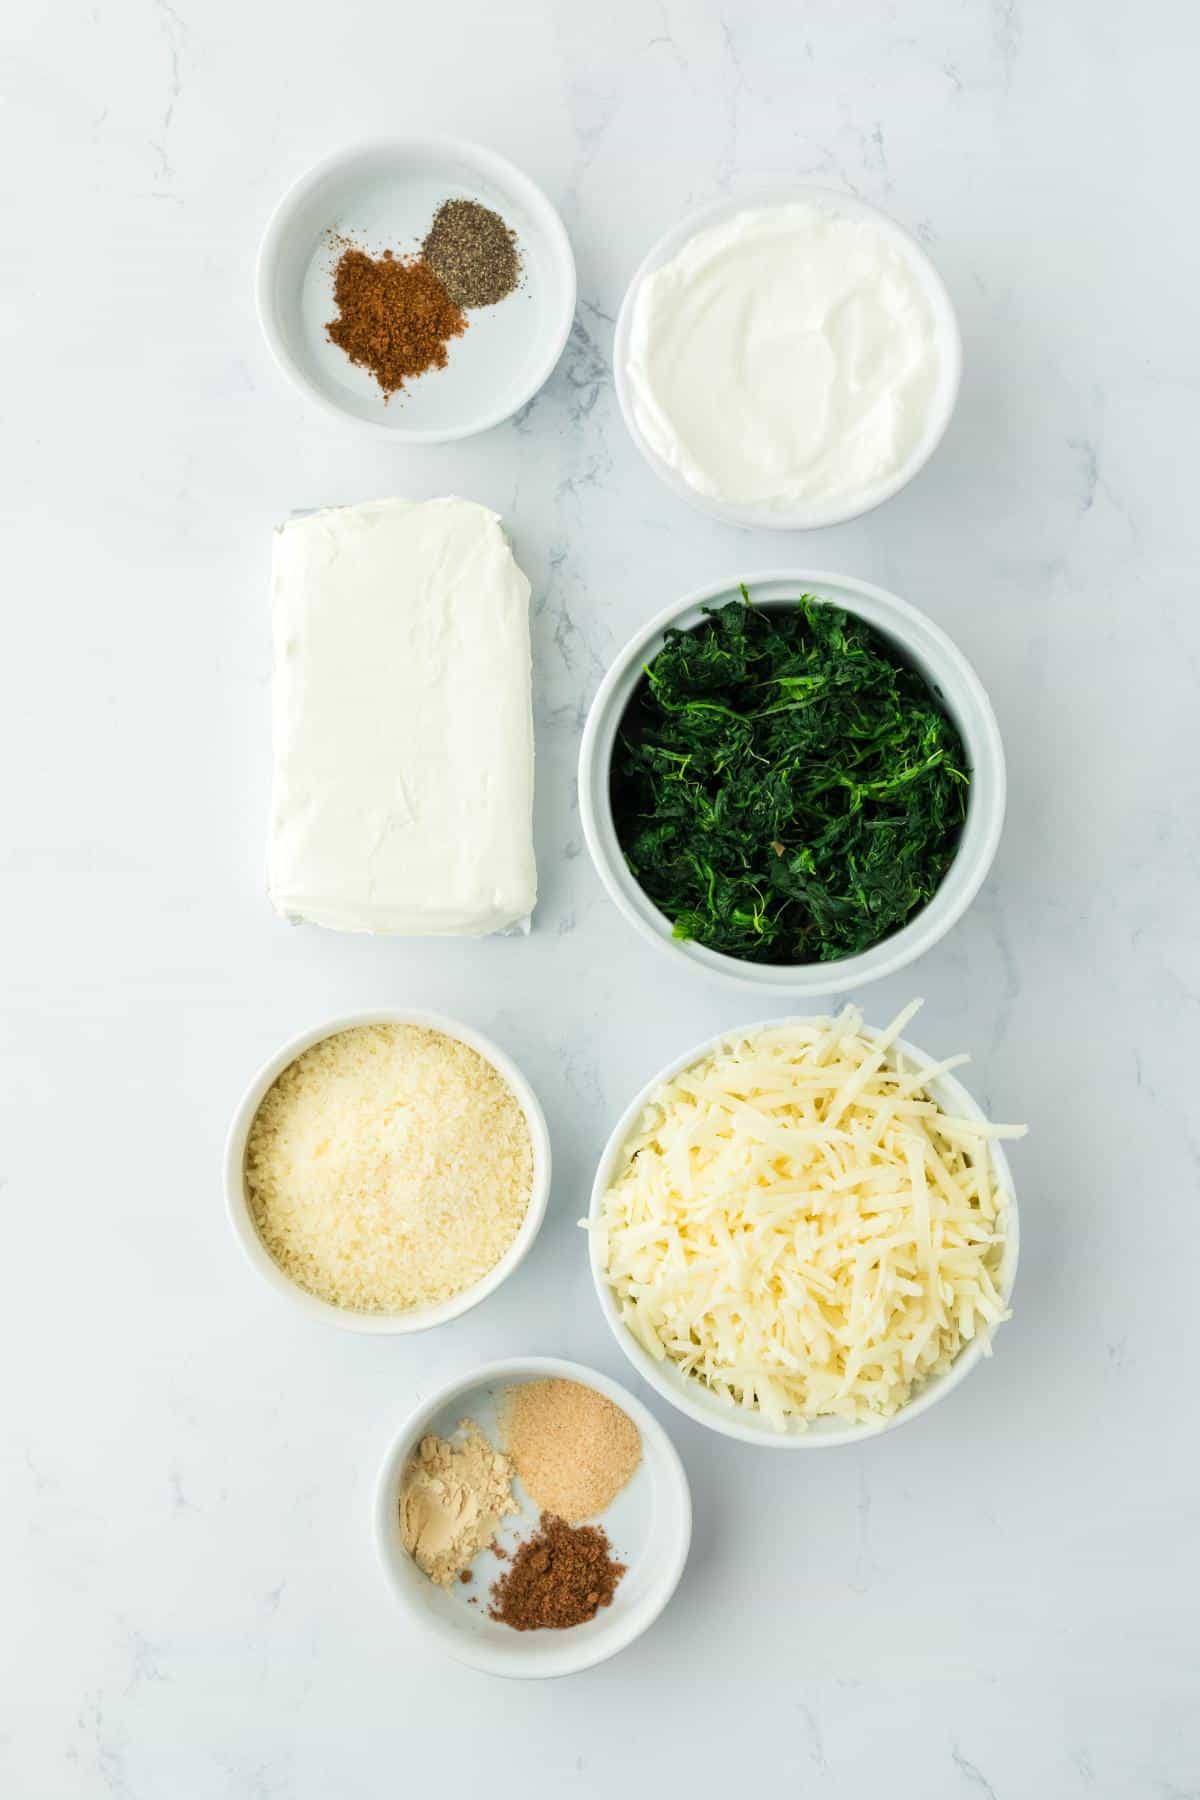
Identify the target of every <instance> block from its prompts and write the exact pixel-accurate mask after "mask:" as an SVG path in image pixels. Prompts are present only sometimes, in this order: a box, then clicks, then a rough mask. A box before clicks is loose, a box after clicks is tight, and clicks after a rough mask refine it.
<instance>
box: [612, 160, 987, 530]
mask: <svg viewBox="0 0 1200 1800" xmlns="http://www.w3.org/2000/svg"><path fill="white" fill-rule="evenodd" d="M789 200H793V201H803V200H812V201H815V202H817V203H818V204H821V205H826V206H830V207H834V208H837V209H838V210H840V211H841V212H842V213H844V214H845V215H846V216H847V217H851V218H864V219H871V220H872V221H873V222H875V223H877V224H879V225H881V226H884V227H886V228H887V230H888V231H890V232H892V233H894V234H895V235H896V236H897V237H898V238H899V239H900V240H901V241H902V242H903V244H904V246H905V249H906V251H907V253H908V255H909V258H910V260H911V262H912V264H913V267H914V268H915V269H916V272H917V274H918V276H919V277H920V279H921V281H922V283H923V284H924V286H925V287H926V289H927V290H928V292H929V294H930V296H931V298H932V300H933V302H934V304H935V306H936V308H937V310H938V313H939V317H940V319H941V323H942V343H941V348H942V354H943V356H944V358H945V362H946V374H945V378H944V381H943V383H942V384H941V404H940V405H939V407H938V408H937V410H936V411H935V412H934V413H933V414H932V415H931V418H930V421H929V426H928V429H927V431H926V434H925V436H924V438H923V439H922V441H921V444H920V446H919V447H918V449H917V451H916V452H915V453H914V455H913V457H912V458H911V459H910V460H909V462H907V463H906V464H905V465H904V466H903V468H901V469H899V470H898V471H897V472H896V474H895V475H893V476H892V477H891V478H890V479H889V480H888V481H886V482H884V483H883V485H882V486H881V487H879V488H877V489H875V490H874V491H873V493H872V495H871V498H870V499H868V500H867V501H866V502H865V503H863V502H859V501H841V502H838V503H831V504H829V505H827V506H825V507H824V508H822V507H807V508H806V507H797V508H794V509H792V510H788V509H786V508H775V507H766V506H745V505H740V504H738V503H737V502H736V501H725V500H716V499H714V498H713V497H712V496H711V495H709V494H702V493H700V491H699V490H698V489H697V488H694V487H692V486H691V484H690V483H689V482H687V481H685V480H684V478H683V476H682V475H680V474H679V473H678V471H677V470H675V469H672V468H671V467H670V465H669V464H668V463H666V462H664V461H663V459H662V457H661V456H659V454H658V452H657V451H656V450H654V449H653V448H652V447H651V445H650V444H649V443H648V442H647V441H646V438H645V437H644V436H643V434H642V430H641V427H640V426H639V424H638V422H637V417H636V414H635V411H634V405H633V394H632V391H631V389H630V385H629V377H628V374H627V372H626V371H627V364H628V353H629V337H630V333H631V331H632V328H633V309H634V305H635V303H636V300H637V295H638V291H639V289H640V288H641V285H642V283H643V281H645V279H646V277H647V276H648V275H652V274H653V273H654V271H655V270H656V269H658V268H660V267H661V266H662V264H663V263H666V262H669V261H670V260H671V258H672V257H673V256H675V255H676V254H677V253H678V252H679V251H680V250H682V248H683V246H684V245H685V244H686V243H687V241H688V240H689V238H692V237H694V236H695V235H696V233H697V232H698V231H703V230H704V229H705V228H706V227H707V226H710V225H717V224H720V223H721V222H722V221H723V220H725V219H731V218H734V217H735V216H736V215H737V214H738V213H740V212H752V211H754V210H756V209H757V208H760V207H764V206H780V205H786V204H787V202H788V201H789ZM962 364H963V346H962V331H961V329H960V327H959V323H958V315H957V313H956V311H955V308H954V302H953V300H952V299H951V298H950V291H949V289H948V288H947V286H946V283H945V281H944V280H943V279H942V276H941V274H940V273H939V271H938V268H937V265H936V264H935V263H934V262H933V260H932V258H931V257H930V256H929V254H928V252H927V251H926V250H925V248H924V246H923V245H922V244H921V243H920V242H919V241H918V240H917V238H915V237H914V236H913V234H912V232H911V231H909V230H908V229H907V227H906V226H904V225H901V224H900V222H899V220H898V219H894V218H893V217H892V215H891V214H890V213H887V212H884V211H883V209H882V208H881V207H878V206H872V204H871V202H870V201H869V200H862V199H860V198H859V196H858V195H857V194H851V193H849V192H848V191H843V190H842V189H841V188H831V187H824V186H822V185H820V184H819V183H817V182H805V181H794V180H790V179H787V178H784V177H781V178H780V179H779V181H778V182H776V183H771V182H766V183H759V184H757V185H756V186H754V187H750V188H747V189H745V190H744V191H741V192H738V193H734V194H729V195H725V196H724V197H722V198H721V199H717V200H711V201H709V202H708V203H707V204H706V205H704V206H701V207H698V208H697V209H696V211H695V212H693V213H689V214H688V216H687V217H686V218H684V219H681V220H680V221H679V222H678V224H675V225H672V226H671V228H670V230H669V231H665V232H664V233H663V235H662V237H660V238H659V239H658V241H657V243H655V244H654V245H653V246H652V247H651V248H650V250H649V251H648V252H647V253H646V255H645V256H644V257H643V258H642V260H641V262H640V263H639V264H638V266H637V268H636V269H635V270H634V273H633V276H632V278H631V280H630V282H629V286H628V287H627V288H626V290H625V296H624V299H623V300H622V302H621V307H620V310H619V312H618V313H617V323H616V329H615V331H614V334H613V384H614V386H615V388H616V391H617V404H618V405H619V406H620V409H621V417H622V418H623V419H624V421H625V428H626V430H627V431H628V433H629V435H630V437H631V438H632V440H633V443H634V445H635V446H636V448H637V450H638V451H639V452H640V454H641V456H642V457H643V459H644V460H645V462H646V463H647V464H648V465H649V467H650V468H651V469H652V470H653V471H654V473H655V474H656V475H657V476H658V478H659V480H660V481H662V482H663V483H664V484H665V486H667V487H668V488H670V489H671V491H672V493H674V494H676V495H678V497H679V498H680V499H681V500H686V501H688V502H690V503H691V504H692V505H693V506H696V507H698V508H699V509H700V511H701V512H705V513H707V514H708V515H709V517H710V518H717V519H722V520H723V521H724V522H725V523H726V524H727V525H736V526H739V527H741V528H742V529H743V530H746V531H758V530H768V531H819V530H823V529H825V528H826V527H828V526H831V525H845V524H847V523H848V522H849V521H850V520H851V519H861V518H864V517H865V516H866V515H867V514H868V513H871V512H874V511H875V509H876V507H878V506H882V505H883V504H884V502H885V501H887V500H890V499H892V498H893V496H894V495H896V494H898V493H899V492H900V490H901V488H904V487H907V486H908V484H909V482H910V481H912V480H914V478H915V477H916V476H917V475H919V474H920V472H921V470H922V469H923V468H924V467H925V465H926V464H927V463H928V462H929V460H930V458H931V457H932V456H933V454H934V451H935V450H936V449H937V448H938V445H939V444H940V443H941V441H942V439H943V438H944V437H945V435H946V431H947V429H948V427H949V424H950V420H951V419H952V418H953V416H954V409H955V407H956V405H957V404H958V395H959V389H960V388H961V386H962Z"/></svg>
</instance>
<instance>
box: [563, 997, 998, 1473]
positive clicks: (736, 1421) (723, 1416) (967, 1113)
mask: <svg viewBox="0 0 1200 1800" xmlns="http://www.w3.org/2000/svg"><path fill="white" fill-rule="evenodd" d="M787 1023H789V1021H788V1020H787V1019H764V1020H760V1021H759V1022H758V1023H757V1024H753V1025H746V1026H739V1027H738V1032H739V1035H740V1034H741V1033H742V1032H751V1031H757V1030H765V1029H776V1028H778V1027H779V1026H780V1025H784V1024H787ZM863 1035H864V1037H868V1038H878V1037H879V1036H880V1033H879V1032H877V1031H874V1030H872V1029H871V1028H870V1027H869V1026H865V1027H864V1028H863ZM728 1036H729V1033H728V1032H722V1033H721V1034H720V1036H719V1037H715V1038H709V1039H708V1040H707V1041H706V1042H705V1043H703V1044H697V1045H695V1046H694V1048H693V1049H691V1050H686V1051H685V1052H684V1053H683V1055H682V1056H678V1057H676V1058H675V1060H674V1062H672V1063H669V1064H668V1065H667V1067H666V1068H665V1069H662V1070H661V1071H660V1072H659V1073H658V1074H657V1075H656V1076H655V1077H654V1079H653V1080H652V1081H648V1082H647V1083H646V1085H645V1087H644V1088H643V1089H642V1091H641V1093H640V1094H638V1095H637V1097H636V1098H635V1099H634V1100H633V1101H631V1103H630V1104H629V1106H627V1107H626V1109H625V1111H624V1112H623V1113H622V1115H621V1117H620V1118H619V1119H618V1121H617V1124H616V1126H615V1128H614V1130H613V1133H612V1136H611V1137H610V1138H609V1140H608V1142H607V1144H606V1145H605V1146H604V1151H603V1154H602V1155H601V1157H600V1164H599V1167H598V1168H597V1170H596V1179H595V1182H594V1183H593V1185H592V1198H591V1204H590V1206H589V1208H588V1218H589V1221H591V1220H594V1219H597V1218H598V1217H599V1214H600V1203H601V1200H602V1199H603V1197H604V1195H605V1193H606V1192H607V1190H608V1188H609V1186H610V1185H611V1183H612V1180H613V1177H614V1175H615V1174H616V1172H617V1169H618V1168H619V1166H620V1164H621V1158H622V1153H623V1151H624V1148H625V1144H626V1142H627V1141H628V1139H629V1137H630V1135H631V1133H632V1132H633V1130H634V1127H635V1126H636V1125H637V1123H638V1120H639V1119H640V1118H641V1115H642V1111H643V1109H644V1107H645V1106H646V1104H647V1102H648V1101H649V1099H650V1096H651V1095H652V1094H653V1093H654V1091H655V1089H656V1088H658V1087H660V1086H661V1085H662V1083H663V1082H664V1081H669V1080H671V1078H672V1077H673V1076H675V1075H678V1074H679V1073H680V1071H681V1070H683V1069H687V1068H690V1067H691V1065H692V1064H693V1063H695V1062H698V1061H699V1060H700V1059H701V1058H702V1057H704V1056H707V1055H709V1054H710V1052H712V1051H713V1050H715V1049H716V1048H717V1047H718V1045H720V1044H722V1043H723V1042H724V1041H725V1039H726V1038H727V1037H728ZM896 1051H897V1053H899V1054H902V1055H903V1056H904V1057H905V1058H906V1059H907V1061H908V1063H909V1065H910V1066H912V1067H925V1068H928V1067H930V1066H931V1065H932V1063H933V1061H934V1059H933V1058H932V1057H931V1056H928V1055H927V1054H926V1053H925V1052H924V1051H923V1050H918V1049H916V1048H915V1047H914V1046H913V1045H912V1044H910V1043H907V1042H906V1041H905V1040H904V1039H903V1038H900V1039H898V1040H897V1042H896ZM928 1085H929V1092H930V1093H931V1094H932V1096H933V1098H934V1099H935V1100H936V1101H937V1102H938V1103H939V1105H941V1106H942V1107H944V1108H945V1109H946V1110H947V1111H948V1112H950V1113H953V1114H954V1115H955V1116H957V1117H959V1118H967V1119H980V1120H983V1119H984V1118H985V1116H986V1115H985V1114H984V1112H983V1111H982V1109H981V1108H980V1106H979V1105H978V1103H977V1102H976V1100H975V1099H974V1097H973V1096H972V1095H971V1094H970V1093H969V1092H968V1091H967V1089H966V1088H965V1087H963V1085H962V1083H961V1082H959V1081H955V1079H954V1077H953V1076H952V1075H938V1076H936V1077H935V1078H934V1079H933V1080H932V1081H930V1082H929V1084H928ZM991 1149H992V1167H993V1170H994V1173H995V1177H996V1181H997V1184H998V1185H999V1186H1000V1187H1001V1188H1003V1189H1004V1191H1005V1192H1006V1193H1007V1194H1008V1196H1009V1202H1010V1204H1009V1212H1008V1239H1007V1242H1006V1244H1005V1248H1004V1258H1003V1261H1002V1263H1001V1266H1000V1290H1001V1293H1002V1295H1003V1297H1004V1299H1005V1300H1006V1301H1007V1300H1008V1299H1009V1297H1010V1296H1011V1294H1012V1289H1013V1282H1014V1281H1015V1279H1016V1274H1017V1258H1018V1255H1019V1252H1020V1221H1019V1217H1018V1213H1017V1194H1016V1188H1015V1187H1014V1186H1013V1179H1012V1170H1011V1169H1010V1167H1009V1163H1008V1158H1007V1157H1006V1156H1005V1154H1004V1148H1003V1145H1001V1144H999V1143H995V1142H993V1144H992V1146H991ZM588 1255H589V1259H590V1262H591V1267H592V1280H593V1282H594V1283H595V1287H596V1293H597V1295H598V1296H599V1299H600V1307H601V1310H602V1312H603V1313H604V1317H605V1318H606V1319H607V1321H608V1325H609V1329H610V1330H611V1331H612V1334H613V1336H614V1337H615V1338H616V1340H617V1342H618V1344H619V1345H620V1346H621V1349H622V1350H623V1351H624V1352H625V1355H626V1356H627V1357H628V1358H629V1360H630V1362H631V1363H632V1364H633V1366H634V1368H635V1369H636V1370H637V1372H638V1374H639V1375H641V1376H643V1377H644V1378H645V1380H646V1381H648V1382H649V1383H650V1386H651V1387H652V1388H653V1389H654V1390H655V1392H656V1393H659V1394H661V1395H662V1397H663V1399H664V1400H669V1401H670V1402H671V1405H672V1406H677V1407H678V1408H679V1410H680V1412H682V1413H686V1414H687V1416H688V1418H689V1419H695V1420H696V1422H697V1424H699V1425H707V1426H709V1427H710V1428H711V1429H712V1430H713V1431H719V1432H720V1433H721V1435H722V1436H723V1437H730V1438H738V1439H739V1440H740V1441H741V1442H742V1443H744V1444H761V1445H763V1446H765V1447H766V1448H767V1449H770V1450H827V1449H831V1448H833V1447H834V1446H835V1445H838V1444H861V1443H863V1442H865V1441H866V1440H867V1439H868V1438H872V1437H878V1436H879V1435H880V1434H881V1433H882V1432H885V1431H892V1430H894V1429H895V1427H896V1426H897V1425H904V1424H906V1423H907V1422H908V1420H910V1419H916V1418H919V1417H920V1415H921V1414H922V1413H923V1412H928V1410H929V1408H930V1407H931V1406H936V1405H937V1403H938V1401H939V1400H944V1399H945V1398H946V1395H947V1394H949V1393H952V1392H953V1390H954V1389H955V1388H956V1387H958V1385H959V1384H960V1382H962V1381H965V1380H966V1378H967V1376H968V1375H969V1374H970V1373H971V1370H972V1369H973V1368H975V1367H976V1365H977V1364H978V1363H979V1362H980V1361H981V1360H982V1358H983V1355H984V1351H983V1345H982V1343H981V1341H980V1340H979V1339H978V1338H976V1339H974V1340H973V1341H972V1342H971V1343H969V1344H967V1345H966V1346H965V1347H964V1348H963V1349H962V1350H961V1351H960V1352H959V1354H958V1356H957V1357H956V1358H955V1359H954V1362H953V1363H952V1364H951V1366H950V1368H949V1369H947V1370H946V1372H945V1374H943V1375H933V1376H930V1378H929V1379H928V1380H927V1381H926V1382H925V1384H924V1386H923V1387H921V1388H920V1389H919V1390H918V1392H917V1394H916V1396H915V1398H914V1399H912V1400H910V1401H909V1403H908V1405H907V1406H904V1407H901V1409H900V1411H899V1412H898V1413H896V1414H895V1415H894V1416H893V1417H892V1418H890V1419H887V1420H884V1421H882V1422H881V1423H880V1424H878V1425H857V1424H850V1423H847V1422H846V1421H844V1420H841V1419H832V1418H824V1419H816V1420H814V1421H813V1422H812V1423H811V1424H810V1425H809V1426H808V1428H807V1430H802V1429H800V1428H799V1427H798V1426H796V1425H791V1426H789V1428H788V1429H787V1430H786V1431H776V1430H775V1429H774V1428H773V1427H772V1426H771V1425H769V1424H768V1423H767V1422H766V1421H765V1420H764V1419H763V1418H761V1416H760V1415H759V1414H757V1413H755V1412H753V1411H751V1410H750V1409H749V1408H748V1407H742V1406H738V1405H736V1404H735V1403H734V1402H733V1401H731V1400H726V1399H725V1398H723V1397H722V1396H721V1395H719V1394H714V1393H713V1392H712V1391H711V1389H709V1388H708V1387H706V1386H705V1384H704V1383H703V1382H702V1381H699V1380H698V1379H697V1378H696V1377H695V1376H693V1375H685V1374H684V1373H683V1372H682V1370H680V1369H678V1368H676V1366H675V1365H674V1364H673V1363H669V1362H661V1363H659V1362H655V1360H654V1358H653V1357H652V1356H650V1355H649V1354H648V1352H647V1351H645V1350H643V1348H642V1346H641V1345H640V1344H639V1343H638V1341H637V1339H636V1338H635V1337H634V1336H633V1334H632V1333H631V1332H630V1331H629V1330H628V1329H627V1327H626V1326H625V1324H624V1323H623V1321H622V1319H621V1316H620V1313H619V1312H618V1310H617V1304H616V1301H615V1299H614V1297H613V1292H612V1289H611V1288H610V1286H609V1284H608V1281H607V1279H606V1277H605V1274H604V1271H603V1269H602V1268H601V1267H600V1263H599V1261H598V1258H597V1255H596V1240H595V1237H594V1236H593V1234H592V1233H591V1232H589V1233H588Z"/></svg>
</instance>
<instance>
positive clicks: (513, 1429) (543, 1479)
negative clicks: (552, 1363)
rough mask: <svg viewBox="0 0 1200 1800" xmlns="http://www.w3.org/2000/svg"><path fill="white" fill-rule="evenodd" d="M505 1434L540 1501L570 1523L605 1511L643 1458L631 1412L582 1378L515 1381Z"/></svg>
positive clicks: (520, 1470) (521, 1471) (511, 1452)
mask: <svg viewBox="0 0 1200 1800" xmlns="http://www.w3.org/2000/svg"><path fill="white" fill-rule="evenodd" d="M504 1434H505V1438H506V1440H507V1442H506V1448H507V1450H508V1453H509V1455H510V1456H511V1458H512V1460H513V1461H514V1462H515V1463H516V1465H517V1474H518V1475H519V1476H520V1477H521V1480H522V1481H523V1482H524V1483H525V1486H526V1487H527V1488H528V1489H529V1492H530V1493H531V1494H532V1495H533V1498H534V1499H535V1500H536V1501H537V1503H538V1505H539V1506H540V1507H543V1508H544V1509H545V1511H546V1512H548V1513H554V1514H555V1515H556V1516H557V1517H558V1518H560V1519H566V1520H567V1522H568V1524H571V1525H577V1524H578V1523H579V1521H580V1520H581V1519H591V1518H594V1517H595V1515H596V1514H597V1513H602V1512H603V1511H604V1509H605V1508H606V1507H607V1506H608V1505H609V1504H610V1502H611V1501H612V1500H614V1499H615V1498H616V1496H617V1495H618V1494H619V1493H620V1491H621V1489H622V1488H623V1487H624V1486H625V1483H626V1482H627V1481H628V1480H629V1478H630V1476H631V1475H632V1474H633V1473H634V1471H635V1470H636V1468H637V1466H638V1464H639V1463H640V1462H641V1460H642V1440H641V1436H640V1434H639V1432H638V1428H637V1426H636V1425H635V1424H634V1422H633V1420H632V1419H631V1418H630V1417H629V1415H628V1414H627V1413H624V1412H622V1411H621V1408H620V1407H619V1406H615V1405H614V1404H613V1402H612V1401H611V1400H610V1399H608V1397H607V1396H606V1395H605V1394H598V1393H597V1392H596V1390H595V1388H590V1387H585V1386H584V1385H583V1383H582V1382H579V1381H563V1380H561V1379H557V1378H556V1379H552V1380H549V1381H528V1382H526V1383H525V1384H524V1386H522V1387H518V1388H512V1389H510V1390H509V1393H508V1395H507V1400H506V1406H505V1413H504Z"/></svg>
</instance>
